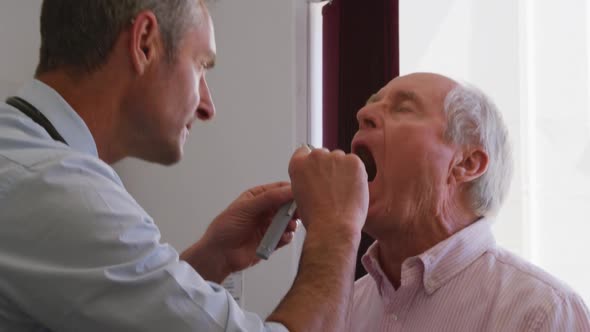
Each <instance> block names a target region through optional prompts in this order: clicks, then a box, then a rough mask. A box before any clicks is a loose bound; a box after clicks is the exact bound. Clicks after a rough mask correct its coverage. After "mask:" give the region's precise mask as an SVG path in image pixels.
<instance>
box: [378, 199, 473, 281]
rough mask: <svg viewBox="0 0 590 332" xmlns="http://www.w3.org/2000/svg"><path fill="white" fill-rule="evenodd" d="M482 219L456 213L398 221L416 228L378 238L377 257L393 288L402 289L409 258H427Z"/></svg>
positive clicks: (407, 228) (399, 230)
mask: <svg viewBox="0 0 590 332" xmlns="http://www.w3.org/2000/svg"><path fill="white" fill-rule="evenodd" d="M478 219H479V217H477V216H476V215H475V214H473V213H465V212H461V211H460V210H453V213H446V214H444V215H443V214H441V215H436V216H432V217H430V218H420V220H406V221H402V222H398V221H396V224H400V225H412V227H404V228H403V229H397V230H395V231H393V232H391V233H390V234H382V235H381V236H378V237H376V239H377V243H378V255H377V257H378V260H379V264H380V266H381V269H382V270H383V272H384V273H385V275H386V276H387V278H388V279H389V281H390V282H391V284H392V285H393V287H394V288H395V289H398V288H399V287H400V285H401V274H402V265H403V263H404V262H405V261H406V260H407V259H408V258H411V257H415V256H419V255H421V254H423V253H424V252H426V251H428V250H429V249H430V248H432V247H434V246H436V245H437V244H438V243H440V242H442V241H444V240H446V239H448V238H449V237H451V236H453V235H454V234H456V233H457V232H459V231H461V230H462V229H464V228H465V227H467V226H469V225H471V224H472V223H474V222H475V221H477V220H478Z"/></svg>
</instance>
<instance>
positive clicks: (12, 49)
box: [0, 0, 41, 100]
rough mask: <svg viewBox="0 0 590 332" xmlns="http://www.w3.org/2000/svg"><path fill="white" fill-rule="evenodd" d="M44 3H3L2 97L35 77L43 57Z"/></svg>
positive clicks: (0, 37)
mask: <svg viewBox="0 0 590 332" xmlns="http://www.w3.org/2000/svg"><path fill="white" fill-rule="evenodd" d="M40 8H41V0H27V1H22V0H2V1H1V2H0V41H2V48H1V49H0V98H1V99H2V100H4V98H6V97H7V96H8V95H12V94H14V93H15V92H16V90H17V89H18V88H19V87H20V86H21V85H22V84H23V83H24V82H25V81H26V80H28V79H30V78H31V77H32V76H33V73H34V72H35V66H36V65H37V59H38V58H39V51H38V49H39V40H40V39H39V12H40Z"/></svg>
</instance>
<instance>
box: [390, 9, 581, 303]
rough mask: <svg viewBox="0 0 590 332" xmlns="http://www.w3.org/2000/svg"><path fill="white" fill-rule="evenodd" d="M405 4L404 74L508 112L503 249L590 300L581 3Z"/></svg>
mask: <svg viewBox="0 0 590 332" xmlns="http://www.w3.org/2000/svg"><path fill="white" fill-rule="evenodd" d="M399 4H400V74H401V75H404V74H407V73H409V72H416V71H433V72H438V73H441V74H445V75H448V76H450V77H453V78H455V79H458V80H464V81H467V82H470V83H473V84H475V85H477V86H479V87H480V88H481V89H482V90H483V91H484V92H486V93H487V94H488V95H489V96H490V97H491V98H492V99H493V100H494V101H495V102H496V104H497V105H498V107H499V109H500V110H501V111H502V112H503V115H504V119H505V121H506V122H507V125H508V127H509V130H510V133H511V136H512V137H511V140H512V146H513V151H514V157H515V174H514V175H515V176H514V178H513V181H512V187H511V192H510V194H509V197H508V199H507V202H506V203H505V205H504V207H503V209H502V211H501V212H500V214H499V215H498V217H497V221H496V224H495V225H494V227H495V233H496V238H497V240H498V242H499V244H501V245H503V246H504V247H507V248H508V249H510V250H512V251H513V252H515V253H517V254H519V255H521V256H523V257H524V258H526V259H528V260H531V261H533V262H534V263H535V264H537V265H539V266H541V267H542V268H543V269H545V270H547V271H548V272H550V273H551V274H553V275H555V276H557V277H558V278H559V279H561V280H563V281H565V282H566V283H567V284H569V285H570V286H572V287H573V288H574V289H575V290H576V291H577V292H579V293H580V294H581V295H582V297H583V298H584V300H585V301H586V302H590V285H589V284H588V282H587V280H590V260H588V259H586V258H585V253H587V252H590V241H589V240H588V234H590V222H589V221H588V220H590V218H589V217H588V215H589V214H590V128H589V127H590V85H589V80H590V51H589V47H590V8H589V7H588V5H587V4H586V2H581V1H577V0H566V1H561V2H555V1H550V0H518V1H513V0H498V1H470V0H448V1H436V2H435V1H425V0H422V1H416V0H401V1H400V3H399ZM584 6H586V7H584ZM425 7H429V8H430V9H429V10H426V11H425V10H424V8H425Z"/></svg>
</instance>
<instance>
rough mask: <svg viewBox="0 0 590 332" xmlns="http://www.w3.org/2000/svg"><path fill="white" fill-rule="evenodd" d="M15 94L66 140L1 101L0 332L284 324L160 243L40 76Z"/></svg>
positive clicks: (71, 112) (269, 327) (249, 328)
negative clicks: (247, 306) (252, 309)
mask: <svg viewBox="0 0 590 332" xmlns="http://www.w3.org/2000/svg"><path fill="white" fill-rule="evenodd" d="M18 96H19V97H21V98H23V99H25V100H26V101H28V102H29V103H31V104H32V105H33V106H35V107H37V108H38V109H39V110H40V111H41V112H42V113H43V114H44V115H45V116H46V117H47V118H48V119H49V121H50V122H51V123H52V124H53V126H54V127H55V128H56V129H57V131H58V132H59V133H60V134H61V136H63V138H64V139H65V140H66V142H67V143H68V145H69V146H67V145H64V144H62V143H60V142H56V141H54V140H53V139H52V138H51V137H50V136H49V135H48V134H47V132H46V131H45V130H44V129H43V128H42V127H41V126H39V125H37V124H36V123H34V122H33V121H32V120H31V119H29V118H28V117H27V116H25V115H24V114H22V113H21V112H20V111H18V110H16V109H14V108H13V107H11V106H8V105H6V104H4V103H1V104H0V331H46V330H54V331H85V332H92V331H97V332H98V331H100V332H104V331H143V332H149V331H174V332H178V331H286V328H285V327H284V326H282V325H280V324H276V323H264V322H263V321H262V320H261V319H260V318H259V317H258V316H257V315H255V314H252V313H248V312H244V311H242V310H241V309H240V307H239V306H238V304H237V303H236V302H235V301H234V300H233V298H232V297H231V295H230V294H229V293H228V292H227V291H225V290H224V289H223V288H222V287H221V286H219V285H217V284H215V283H211V282H207V281H205V280H204V279H203V278H201V276H200V275H199V274H198V273H197V272H195V271H194V270H193V268H192V267H191V266H189V265H188V264H186V263H185V262H183V261H179V258H178V253H177V252H176V250H175V249H174V248H172V247H171V246H170V245H168V244H165V243H160V241H159V240H160V232H159V230H158V227H157V226H156V225H155V224H154V222H153V220H152V218H151V217H150V216H149V215H148V214H147V213H146V212H145V211H144V210H143V209H142V208H141V207H140V206H139V205H138V204H137V203H136V202H135V200H134V199H133V198H132V197H131V196H130V195H129V193H128V192H127V191H126V190H125V188H124V187H123V184H122V182H121V180H120V179H119V177H118V176H117V174H116V173H115V171H114V170H113V169H112V168H111V167H110V166H109V165H107V164H105V163H104V162H102V161H101V160H100V159H99V158H98V154H97V149H96V144H95V142H94V140H93V138H92V135H91V133H90V131H89V130H88V128H87V126H86V124H85V123H84V121H83V120H82V119H81V118H80V117H79V116H78V114H77V113H76V112H75V111H74V110H73V109H72V108H71V107H70V105H68V103H67V102H66V101H65V100H64V99H63V98H62V97H61V96H60V95H59V94H58V93H57V92H56V91H55V90H53V89H52V88H50V87H49V86H47V85H45V84H44V83H42V82H40V81H37V80H33V81H32V82H31V83H30V84H29V85H27V86H26V87H24V88H23V89H22V90H21V91H20V92H19V93H18ZM97 111H100V110H97Z"/></svg>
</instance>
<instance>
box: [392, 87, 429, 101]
mask: <svg viewBox="0 0 590 332" xmlns="http://www.w3.org/2000/svg"><path fill="white" fill-rule="evenodd" d="M393 101H394V102H395V103H396V104H401V103H403V102H404V101H411V102H414V103H416V104H422V100H421V99H420V97H418V95H417V94H416V93H415V92H413V91H407V90H401V91H398V92H396V93H395V95H394V97H393Z"/></svg>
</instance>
